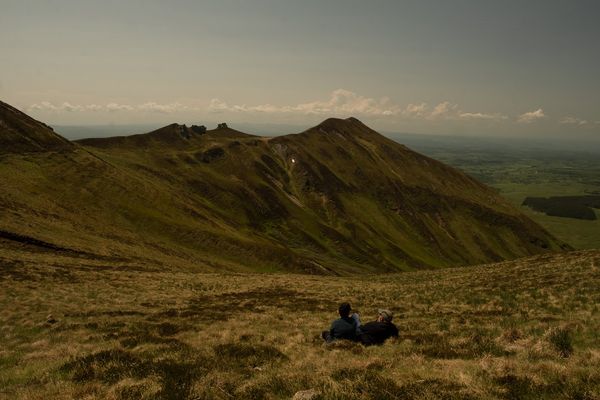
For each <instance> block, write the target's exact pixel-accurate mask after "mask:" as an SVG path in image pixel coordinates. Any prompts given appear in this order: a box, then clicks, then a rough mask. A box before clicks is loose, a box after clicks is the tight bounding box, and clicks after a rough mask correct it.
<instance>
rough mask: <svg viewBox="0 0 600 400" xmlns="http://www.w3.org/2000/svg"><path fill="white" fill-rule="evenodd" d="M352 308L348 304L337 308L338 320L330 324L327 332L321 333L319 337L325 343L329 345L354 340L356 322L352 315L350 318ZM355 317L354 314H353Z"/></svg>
mask: <svg viewBox="0 0 600 400" xmlns="http://www.w3.org/2000/svg"><path fill="white" fill-rule="evenodd" d="M351 311H352V307H351V306H350V304H349V303H342V304H340V307H339V308H338V313H339V314H340V318H339V319H336V320H335V321H333V322H332V323H331V328H330V329H329V330H328V331H323V333H322V334H321V337H322V338H323V339H324V340H325V341H326V342H327V343H331V342H333V341H334V340H338V339H348V340H356V334H357V327H358V324H357V320H356V319H355V318H353V317H354V315H353V316H352V317H351V316H350V312H351ZM355 315H356V314H355Z"/></svg>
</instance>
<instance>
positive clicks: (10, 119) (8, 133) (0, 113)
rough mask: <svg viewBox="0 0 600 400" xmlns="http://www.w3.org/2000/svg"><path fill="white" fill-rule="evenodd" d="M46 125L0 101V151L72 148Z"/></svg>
mask: <svg viewBox="0 0 600 400" xmlns="http://www.w3.org/2000/svg"><path fill="white" fill-rule="evenodd" d="M72 147H73V144H72V143H71V142H69V141H68V140H67V139H65V138H63V137H62V136H60V135H58V134H57V133H55V132H54V130H53V129H52V128H51V127H49V126H48V125H46V124H44V123H42V122H39V121H36V120H35V119H33V118H31V117H30V116H29V115H27V114H25V113H23V112H21V111H19V110H17V109H16V108H14V107H13V106H11V105H9V104H6V103H4V102H2V101H0V153H27V152H40V151H55V150H65V149H69V148H72Z"/></svg>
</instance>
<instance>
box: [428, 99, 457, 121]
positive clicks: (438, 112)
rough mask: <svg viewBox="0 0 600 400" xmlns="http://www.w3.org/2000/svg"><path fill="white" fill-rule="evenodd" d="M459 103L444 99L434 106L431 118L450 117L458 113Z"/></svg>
mask: <svg viewBox="0 0 600 400" xmlns="http://www.w3.org/2000/svg"><path fill="white" fill-rule="evenodd" d="M457 110H458V105H457V104H452V103H450V102H449V101H444V102H443V103H440V104H438V105H437V106H435V107H434V108H433V111H432V112H431V114H429V119H438V118H448V117H451V116H454V115H455V114H456V113H457Z"/></svg>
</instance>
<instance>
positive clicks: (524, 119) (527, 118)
mask: <svg viewBox="0 0 600 400" xmlns="http://www.w3.org/2000/svg"><path fill="white" fill-rule="evenodd" d="M544 117H546V114H544V110H542V109H541V108H538V109H537V110H535V111H529V112H526V113H524V114H521V115H519V118H517V122H520V123H524V124H529V123H531V122H533V121H537V120H539V119H542V118H544Z"/></svg>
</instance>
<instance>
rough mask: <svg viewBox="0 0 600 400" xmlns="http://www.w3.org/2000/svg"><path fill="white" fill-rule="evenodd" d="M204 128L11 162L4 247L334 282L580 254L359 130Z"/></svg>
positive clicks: (490, 194)
mask: <svg viewBox="0 0 600 400" xmlns="http://www.w3.org/2000/svg"><path fill="white" fill-rule="evenodd" d="M192 128H193V127H191V128H188V127H186V126H184V125H177V124H173V125H169V126H167V127H164V128H161V129H159V130H157V131H154V132H151V133H149V134H145V135H136V136H130V137H122V138H106V139H86V140H82V141H80V142H79V144H78V145H76V146H74V151H72V152H70V153H69V154H66V155H65V154H55V153H46V154H43V155H42V154H40V155H39V156H37V157H33V158H32V157H31V156H27V157H24V156H22V155H19V154H13V155H11V156H7V157H5V158H4V159H3V160H2V161H1V162H2V164H1V168H0V179H2V182H3V183H5V185H4V186H5V190H4V191H3V192H2V193H0V207H1V208H2V209H3V210H4V211H3V212H2V214H0V231H2V232H4V233H5V234H4V236H2V235H0V244H3V245H4V246H5V247H6V248H9V247H10V248H11V249H12V250H11V251H18V249H17V250H15V246H16V247H17V248H20V249H22V250H23V251H24V252H35V251H45V252H47V251H51V250H50V249H49V248H48V246H45V247H44V246H40V245H39V244H40V243H46V244H50V245H51V246H57V247H59V248H60V249H62V250H60V251H62V253H61V254H64V255H65V257H66V256H72V255H76V256H78V257H79V256H81V257H87V258H90V257H91V258H93V259H95V260H104V259H111V260H113V261H112V263H113V264H114V263H116V262H117V261H115V260H121V261H119V262H122V263H124V264H127V265H131V263H134V264H135V265H137V266H138V267H143V268H161V269H165V268H167V269H168V268H191V269H196V270H235V271H240V270H253V271H274V270H279V271H299V272H309V273H334V274H336V273H339V274H348V273H365V272H386V271H387V272H390V271H398V270H408V269H414V268H431V267H445V266H454V265H462V264H473V263H480V262H487V261H496V260H502V259H510V258H515V257H519V256H524V255H530V254H536V253H540V252H544V251H549V250H558V249H560V248H561V247H562V248H566V247H565V245H563V244H562V243H559V242H558V241H557V240H555V239H554V238H553V237H551V236H550V235H549V234H548V233H547V232H545V231H544V230H543V229H542V228H540V227H539V226H537V225H536V224H534V223H533V222H532V221H531V220H529V219H527V218H526V217H524V216H523V215H521V214H519V213H518V212H517V211H516V210H515V209H513V208H512V207H511V206H509V205H508V204H507V203H506V202H505V201H504V200H503V199H502V198H500V197H499V196H498V194H497V193H495V192H494V191H493V190H491V189H489V188H487V187H486V186H484V185H482V184H480V183H478V182H476V181H475V180H473V179H471V178H469V177H468V176H466V175H464V174H462V173H461V172H459V171H457V170H455V169H453V168H450V167H448V166H445V165H443V164H441V163H439V162H437V161H434V160H432V159H429V158H427V157H424V156H422V155H420V154H417V153H415V152H413V151H411V150H409V149H407V148H406V147H404V146H402V145H400V144H397V143H395V142H393V141H391V140H389V139H387V138H385V137H383V136H381V135H380V134H378V133H377V132H375V131H373V130H371V129H369V128H368V127H366V126H365V125H364V124H362V123H361V122H360V121H358V120H356V119H354V118H350V119H347V120H340V119H329V120H326V121H324V122H323V123H322V124H320V125H318V126H316V127H314V128H311V129H309V130H307V131H305V132H303V133H300V134H295V135H287V136H280V137H277V138H261V137H257V136H252V135H247V134H243V133H241V132H237V131H235V130H232V129H229V128H226V127H222V128H220V129H215V130H209V131H203V130H201V129H196V130H195V131H194V130H192ZM11 235H12V236H11ZM15 235H17V236H15ZM2 237H3V238H2ZM11 238H12V239H11ZM15 238H17V239H15ZM19 238H20V239H19ZM36 240H37V241H38V242H35V241H36ZM36 243H37V245H36ZM60 251H59V252H60ZM99 262H102V261H99Z"/></svg>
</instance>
